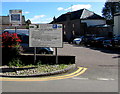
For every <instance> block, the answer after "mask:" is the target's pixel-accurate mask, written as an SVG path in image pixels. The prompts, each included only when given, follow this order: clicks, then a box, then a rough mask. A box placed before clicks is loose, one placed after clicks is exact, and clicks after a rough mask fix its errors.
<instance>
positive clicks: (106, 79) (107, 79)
mask: <svg viewBox="0 0 120 94" xmlns="http://www.w3.org/2000/svg"><path fill="white" fill-rule="evenodd" d="M97 80H104V81H109V80H115V79H112V78H97Z"/></svg>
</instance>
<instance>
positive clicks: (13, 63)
mask: <svg viewBox="0 0 120 94" xmlns="http://www.w3.org/2000/svg"><path fill="white" fill-rule="evenodd" d="M8 65H9V67H12V66H15V67H21V66H24V64H23V63H22V61H21V60H20V59H19V58H13V59H12V60H11V61H10V62H9V64H8Z"/></svg>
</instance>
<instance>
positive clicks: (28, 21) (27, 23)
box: [25, 19, 31, 29]
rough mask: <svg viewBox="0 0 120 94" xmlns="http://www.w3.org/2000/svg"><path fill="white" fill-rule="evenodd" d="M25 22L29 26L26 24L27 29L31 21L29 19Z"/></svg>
mask: <svg viewBox="0 0 120 94" xmlns="http://www.w3.org/2000/svg"><path fill="white" fill-rule="evenodd" d="M25 23H26V25H27V26H26V29H29V24H31V21H30V20H29V19H28V20H27V21H26V22H25Z"/></svg>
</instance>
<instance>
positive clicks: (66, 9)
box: [57, 4, 92, 11]
mask: <svg viewBox="0 0 120 94" xmlns="http://www.w3.org/2000/svg"><path fill="white" fill-rule="evenodd" d="M91 7H92V6H91V5H90V4H77V5H73V6H71V7H68V8H62V7H59V8H57V10H59V11H60V10H64V11H69V10H72V11H76V10H79V9H83V8H86V9H90V8H91Z"/></svg>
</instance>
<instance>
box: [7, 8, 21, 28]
mask: <svg viewBox="0 0 120 94" xmlns="http://www.w3.org/2000/svg"><path fill="white" fill-rule="evenodd" d="M9 18H10V24H12V26H19V25H22V10H9Z"/></svg>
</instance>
